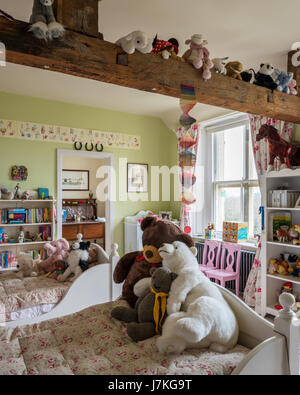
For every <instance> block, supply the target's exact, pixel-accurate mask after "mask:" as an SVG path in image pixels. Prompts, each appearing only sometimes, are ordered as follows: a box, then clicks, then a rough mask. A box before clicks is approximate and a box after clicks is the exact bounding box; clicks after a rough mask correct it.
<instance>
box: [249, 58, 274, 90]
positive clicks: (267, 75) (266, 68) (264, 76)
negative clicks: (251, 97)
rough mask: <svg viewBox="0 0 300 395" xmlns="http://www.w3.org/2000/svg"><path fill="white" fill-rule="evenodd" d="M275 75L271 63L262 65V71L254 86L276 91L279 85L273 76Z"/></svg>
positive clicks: (257, 74) (258, 74)
mask: <svg viewBox="0 0 300 395" xmlns="http://www.w3.org/2000/svg"><path fill="white" fill-rule="evenodd" d="M273 73H274V67H273V66H272V65H271V64H269V63H262V64H261V65H260V70H259V72H258V73H256V77H255V81H254V85H258V86H263V87H264V88H268V89H271V90H272V91H274V90H275V89H277V87H278V85H277V84H276V82H274V80H273V78H272V74H273Z"/></svg>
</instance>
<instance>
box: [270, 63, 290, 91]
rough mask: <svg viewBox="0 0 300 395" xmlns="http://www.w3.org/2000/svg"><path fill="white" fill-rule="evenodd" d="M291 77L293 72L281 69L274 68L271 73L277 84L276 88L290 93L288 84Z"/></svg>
mask: <svg viewBox="0 0 300 395" xmlns="http://www.w3.org/2000/svg"><path fill="white" fill-rule="evenodd" d="M293 77H294V73H291V72H286V71H281V70H278V69H275V70H274V72H273V74H272V78H273V80H274V81H275V83H276V84H277V90H278V91H280V92H283V93H288V94H289V93H290V91H289V84H290V83H291V81H292V79H293Z"/></svg>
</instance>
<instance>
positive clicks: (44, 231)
mask: <svg viewBox="0 0 300 395" xmlns="http://www.w3.org/2000/svg"><path fill="white" fill-rule="evenodd" d="M39 233H40V234H41V237H42V240H44V241H47V240H49V239H51V226H40V227H39Z"/></svg>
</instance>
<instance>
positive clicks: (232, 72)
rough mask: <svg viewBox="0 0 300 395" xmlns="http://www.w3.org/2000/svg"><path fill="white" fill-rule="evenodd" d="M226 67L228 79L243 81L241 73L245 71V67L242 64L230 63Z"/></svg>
mask: <svg viewBox="0 0 300 395" xmlns="http://www.w3.org/2000/svg"><path fill="white" fill-rule="evenodd" d="M225 67H226V75H227V76H228V77H231V78H234V79H236V80H240V81H242V77H241V72H242V71H243V65H242V63H241V62H238V61H236V62H228V63H227V64H226V66H225Z"/></svg>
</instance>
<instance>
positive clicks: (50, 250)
mask: <svg viewBox="0 0 300 395" xmlns="http://www.w3.org/2000/svg"><path fill="white" fill-rule="evenodd" d="M69 248H70V245H69V242H68V241H67V240H66V239H64V238H62V239H58V240H55V241H52V242H51V243H46V244H45V247H44V249H45V250H46V253H47V255H48V258H47V259H46V260H44V261H43V262H42V263H41V266H42V268H43V269H44V270H45V272H53V271H55V268H56V262H58V261H65V260H66V259H67V258H68V255H69V252H68V250H69Z"/></svg>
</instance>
